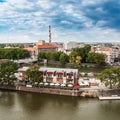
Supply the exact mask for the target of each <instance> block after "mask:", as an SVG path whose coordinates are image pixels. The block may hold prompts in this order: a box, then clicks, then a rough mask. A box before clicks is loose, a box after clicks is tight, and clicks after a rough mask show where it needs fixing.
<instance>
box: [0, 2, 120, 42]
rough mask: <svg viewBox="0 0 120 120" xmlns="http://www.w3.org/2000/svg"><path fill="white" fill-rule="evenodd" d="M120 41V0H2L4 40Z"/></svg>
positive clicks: (0, 27)
mask: <svg viewBox="0 0 120 120" xmlns="http://www.w3.org/2000/svg"><path fill="white" fill-rule="evenodd" d="M49 25H51V33H52V42H64V43H66V42H69V41H75V42H79V43H80V42H89V43H90V42H104V43H105V42H107V43H108V42H120V0H0V43H14V42H15V43H23V42H24V43H27V42H28V43H29V42H37V41H38V40H45V41H46V42H48V33H49V32H48V28H49Z"/></svg>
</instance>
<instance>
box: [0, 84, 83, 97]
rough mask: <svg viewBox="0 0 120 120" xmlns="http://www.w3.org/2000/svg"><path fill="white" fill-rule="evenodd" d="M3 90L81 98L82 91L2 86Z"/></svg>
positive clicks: (0, 87)
mask: <svg viewBox="0 0 120 120" xmlns="http://www.w3.org/2000/svg"><path fill="white" fill-rule="evenodd" d="M0 89H1V90H13V91H23V92H36V93H41V94H42V93H45V94H55V95H66V96H80V95H81V92H82V91H79V90H77V89H60V88H45V87H26V86H0Z"/></svg>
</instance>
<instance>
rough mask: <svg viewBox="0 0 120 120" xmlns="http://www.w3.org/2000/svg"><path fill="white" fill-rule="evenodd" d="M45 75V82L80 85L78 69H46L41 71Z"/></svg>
mask: <svg viewBox="0 0 120 120" xmlns="http://www.w3.org/2000/svg"><path fill="white" fill-rule="evenodd" d="M39 71H41V72H42V73H43V82H47V83H54V84H56V83H58V84H65V85H68V84H72V85H77V84H78V69H68V68H45V67H41V68H40V69H39Z"/></svg>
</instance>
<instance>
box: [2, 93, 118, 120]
mask: <svg viewBox="0 0 120 120" xmlns="http://www.w3.org/2000/svg"><path fill="white" fill-rule="evenodd" d="M119 118H120V101H99V100H98V99H89V98H80V97H68V96H57V95H46V94H39V93H26V92H0V120H8V119H9V120H56V119H57V120H113V119H115V120H119Z"/></svg>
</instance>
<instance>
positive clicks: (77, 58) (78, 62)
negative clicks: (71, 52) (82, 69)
mask: <svg viewBox="0 0 120 120" xmlns="http://www.w3.org/2000/svg"><path fill="white" fill-rule="evenodd" d="M81 60H82V58H81V56H76V60H75V63H76V64H78V65H79V64H80V63H81Z"/></svg>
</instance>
